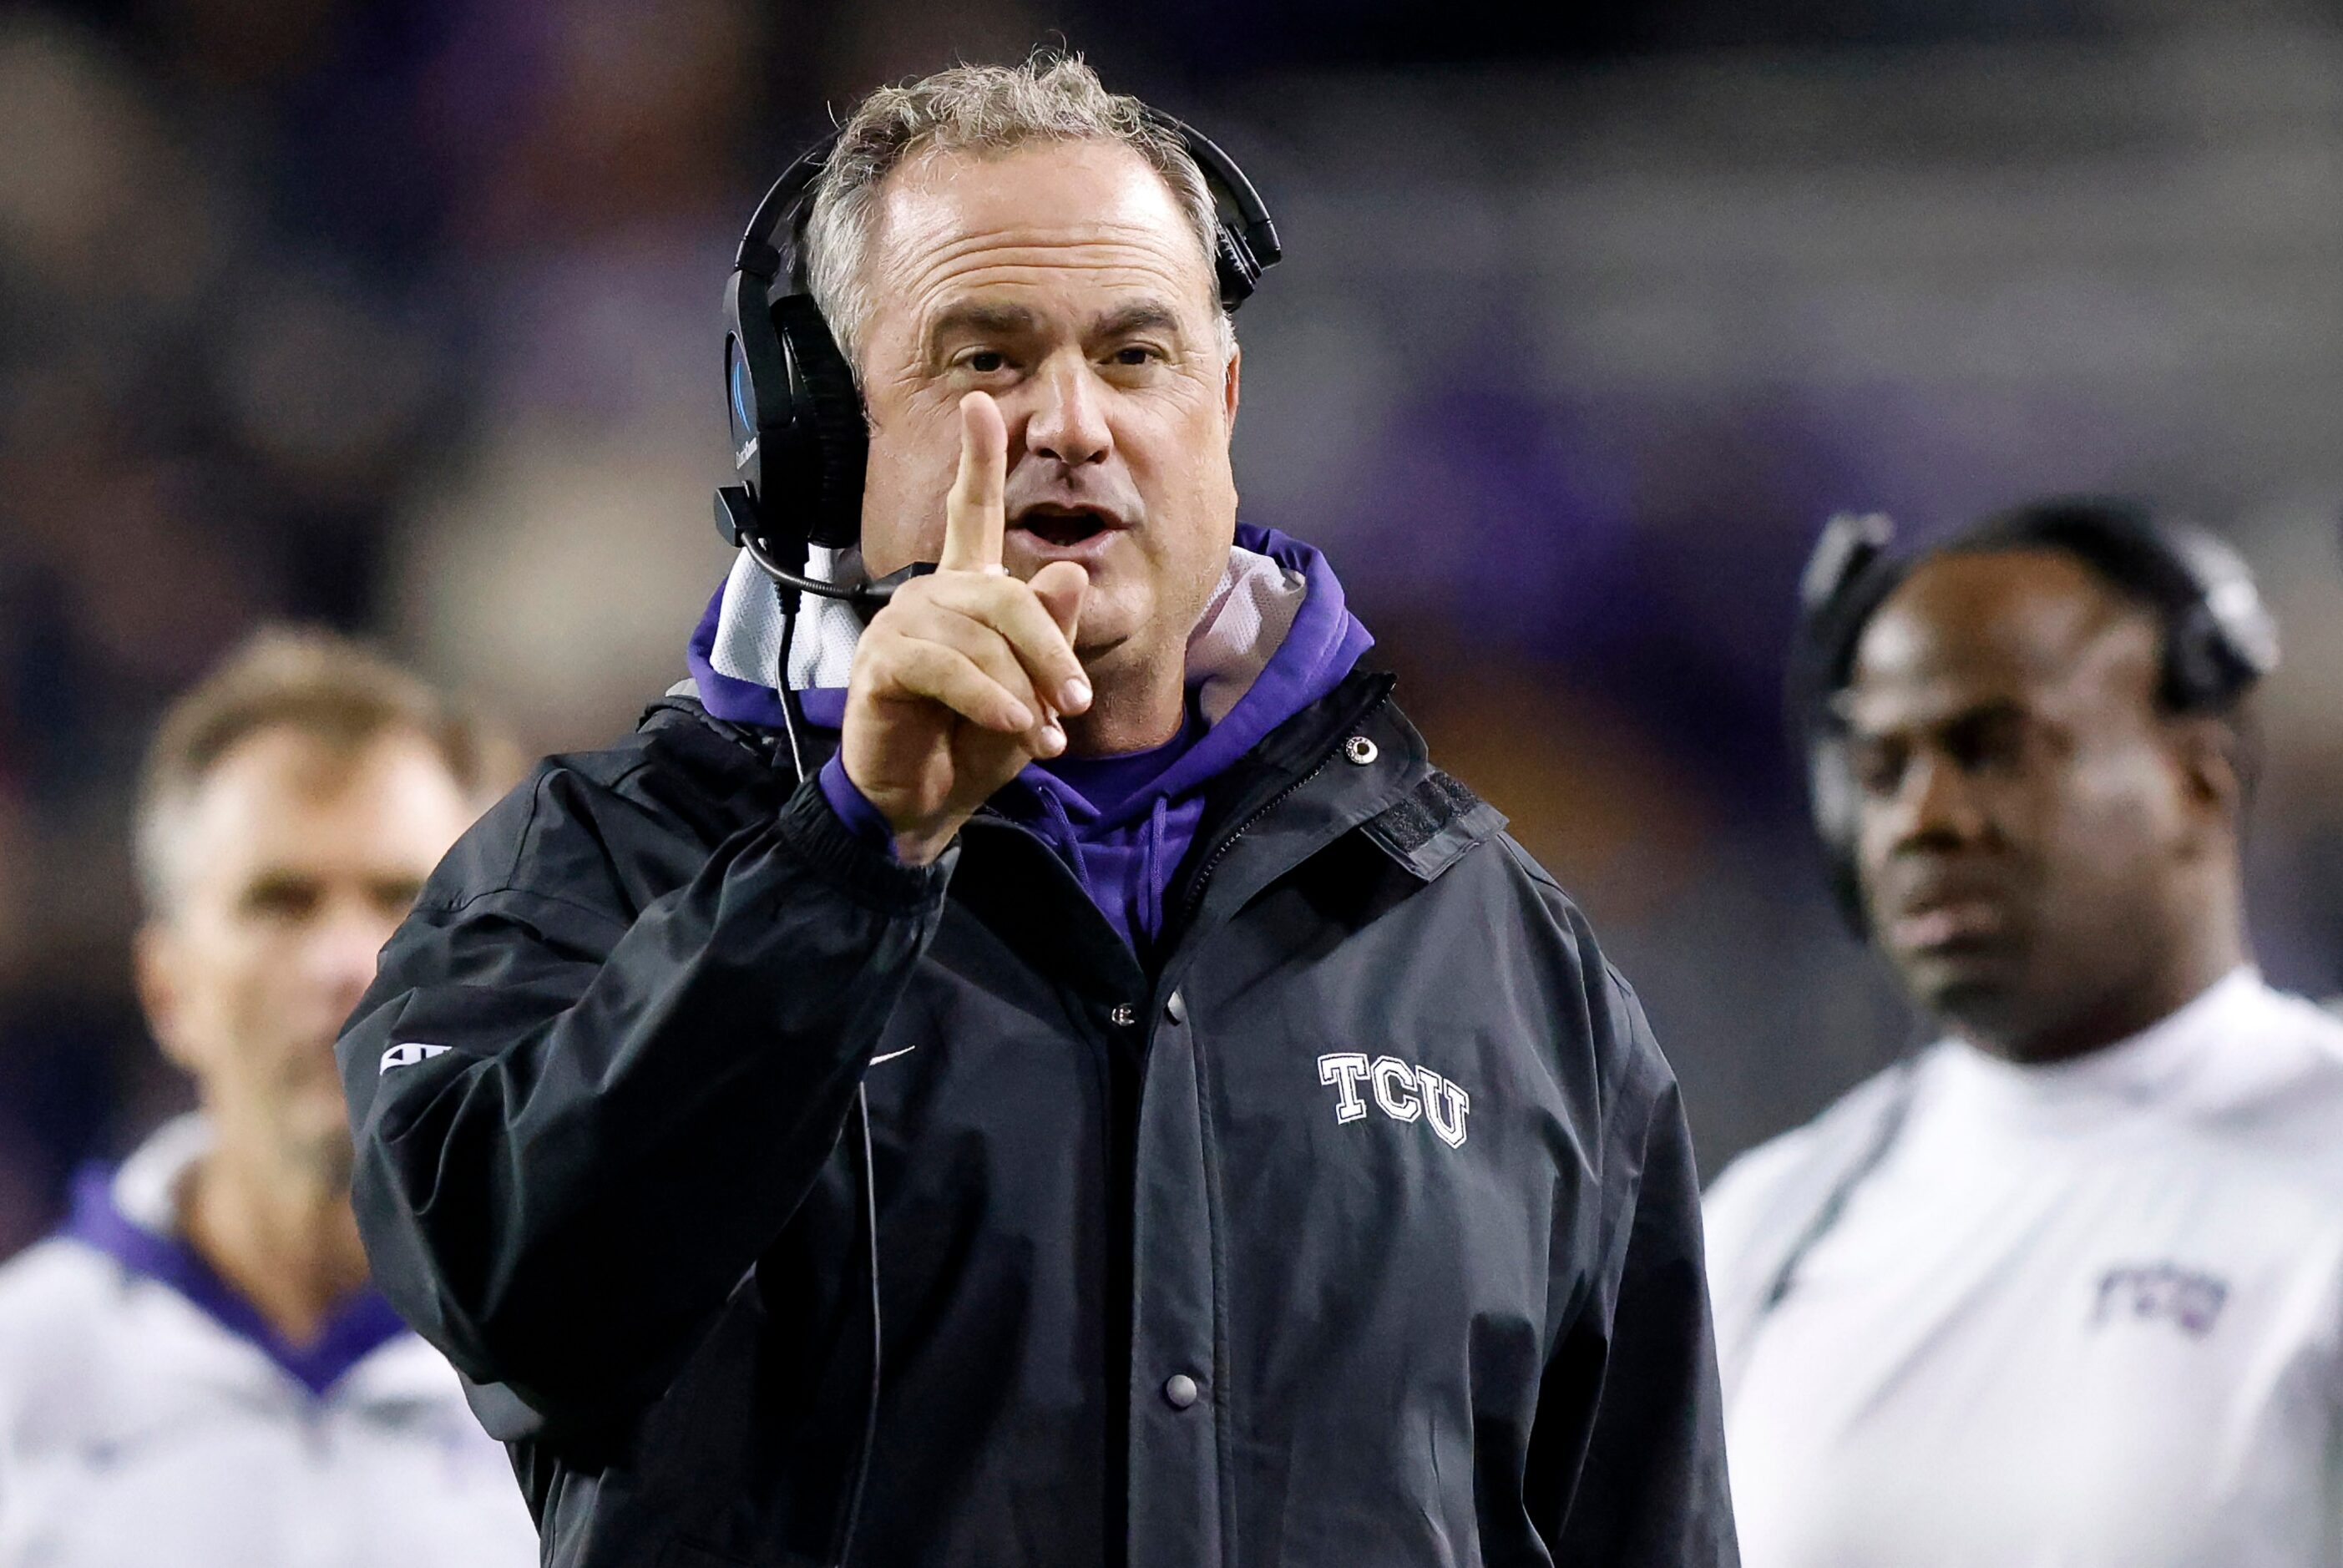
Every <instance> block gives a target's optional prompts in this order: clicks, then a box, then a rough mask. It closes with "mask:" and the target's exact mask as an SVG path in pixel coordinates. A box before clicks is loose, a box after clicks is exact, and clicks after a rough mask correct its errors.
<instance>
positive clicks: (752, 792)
mask: <svg viewBox="0 0 2343 1568" xmlns="http://www.w3.org/2000/svg"><path fill="white" fill-rule="evenodd" d="M1389 690H1390V683H1389V681H1388V679H1387V678H1382V677H1376V676H1367V675H1358V676H1353V677H1352V678H1350V679H1349V680H1348V681H1346V682H1345V683H1344V684H1343V685H1342V687H1341V688H1340V689H1338V690H1337V691H1336V692H1335V693H1334V694H1333V695H1332V696H1331V697H1329V698H1328V699H1325V700H1324V701H1322V702H1321V703H1319V704H1318V705H1316V706H1315V707H1313V708H1312V709H1307V710H1305V711H1304V712H1302V714H1300V715H1299V716H1297V717H1296V718H1295V719H1292V721H1290V722H1289V723H1287V724H1286V725H1285V726H1283V727H1282V729H1279V730H1277V731H1276V732H1275V733H1274V734H1273V735H1272V736H1271V737H1270V739H1268V740H1267V741H1265V742H1264V743H1263V744H1262V746H1260V747H1259V748H1257V749H1255V750H1254V752H1253V753H1252V755H1251V756H1250V757H1249V759H1247V762H1246V764H1245V765H1243V766H1242V767H1240V768H1238V769H1234V770H1232V772H1231V773H1230V774H1228V775H1226V776H1224V777H1223V778H1222V779H1220V780H1219V781H1218V783H1217V784H1216V785H1215V787H1214V791H1213V793H1212V796H1211V797H1210V798H1209V799H1208V801H1207V805H1206V809H1205V817H1204V820H1203V824H1202V828H1201V829H1200V830H1199V832H1198V835H1197V838H1196V840H1195V844H1194V848H1193V849H1192V851H1191V853H1190V855H1189V857H1188V862H1187V865H1186V866H1185V867H1184V868H1183V869H1182V875H1181V879H1180V880H1179V882H1178V883H1177V884H1176V885H1175V889H1174V893H1173V897H1172V900H1171V901H1170V902H1169V903H1168V904H1167V912H1168V927H1169V929H1168V930H1167V931H1166V934H1165V938H1164V940H1163V943H1162V947H1161V951H1160V952H1154V953H1151V954H1148V955H1145V959H1144V961H1142V960H1141V957H1137V956H1134V955H1133V953H1132V952H1131V950H1130V949H1129V948H1128V947H1127V946H1126V945H1125V944H1124V943H1123V942H1122V941H1121V940H1120V939H1119V938H1118V937H1117V936H1116V935H1115V934H1114V932H1113V931H1112V930H1111V928H1110V927H1109V926H1108V924H1107V923H1106V920H1104V918H1103V917H1102V916H1101V915H1100V913H1099V912H1098V910H1096V909H1095V907H1093V906H1092V905H1091V903H1090V901H1089V900H1087V899H1086V898H1085V897H1084V895H1083V894H1082V892H1081V889H1080V887H1079V886H1078V885H1077V883H1076V882H1075V880H1074V879H1073V877H1072V876H1071V874H1070V873H1069V872H1068V871H1067V869H1065V868H1064V867H1063V866H1061V864H1060V862H1059V861H1058V860H1057V859H1055V858H1054V857H1053V856H1052V855H1051V852H1050V851H1049V850H1048V849H1046V848H1045V847H1044V846H1043V845H1042V844H1041V841H1040V840H1038V839H1035V838H1033V837H1032V836H1031V835H1030V834H1028V833H1027V832H1026V831H1025V830H1024V829H1021V828H1018V827H1015V826H1014V825H1012V824H1010V823H1008V822H1007V821H1005V820H1001V819H994V818H991V817H990V816H989V815H985V814H980V816H979V818H978V819H976V820H974V821H971V822H970V824H969V826H968V827H967V829H965V830H964V831H963V832H962V834H961V835H960V840H959V842H958V844H957V845H956V847H955V848H954V849H952V850H950V852H948V853H947V854H946V855H945V856H944V857H943V858H942V859H940V860H939V861H938V862H937V863H936V864H935V865H933V866H931V867H928V868H924V869H920V868H912V867H907V866H903V865H900V864H897V863H896V862H895V861H893V860H892V859H890V858H889V857H888V856H887V855H886V853H885V852H884V851H883V850H880V849H873V848H872V847H870V845H869V844H867V843H865V842H864V841H862V840H860V839H856V838H855V837H853V836H852V835H851V834H850V832H849V831H848V830H847V829H845V828H844V827H843V826H842V825H841V824H840V822H839V821H838V819H836V817H835V816H834V814H833V813H832V812H831V810H830V807H829V805H828V803H827V802H826V801H825V800H824V799H823V798H822V796H821V794H820V789H819V788H818V787H815V786H812V785H808V786H805V787H802V788H792V783H791V779H790V778H789V774H788V772H787V771H786V767H785V759H781V760H779V761H777V759H776V754H775V749H774V746H773V742H772V737H770V736H769V735H768V734H765V733H763V732H761V731H758V730H753V729H739V728H737V727H734V726H730V725H728V724H726V723H724V722H722V721H720V720H718V719H712V718H710V717H709V716H708V715H707V714H706V713H704V712H703V711H702V710H700V709H699V708H698V706H697V705H695V704H691V703H688V702H671V703H669V704H665V705H662V706H661V707H660V708H658V709H653V711H652V713H651V715H650V716H649V719H648V720H647V722H646V724H645V726H644V728H643V729H641V730H640V731H639V733H638V734H636V735H635V736H634V737H633V738H632V739H629V740H628V742H627V743H625V744H624V745H621V746H619V747H617V748H615V749H611V750H608V751H604V752H598V753H594V754H591V755H587V756H581V757H573V758H568V759H555V760H553V761H550V762H548V763H547V764H546V765H544V766H543V767H542V768H540V769H538V772H537V774H536V775H535V777H534V778H533V779H531V780H530V781H529V782H528V784H526V785H525V786H524V787H522V788H521V789H518V790H517V791H515V792H514V793H513V795H511V796H510V797H509V798H508V799H506V800H505V801H504V802H503V803H502V804H501V805H500V806H498V808H497V809H495V810H494V811H492V812H491V813H490V814H489V815H488V818H487V819H484V820H483V821H482V823H481V824H480V825H479V826H478V827H477V828H476V829H474V830H473V831H472V832H471V833H470V834H469V835H468V837H467V838H466V839H464V840H463V842H462V843H461V844H460V845H459V846H458V848H457V849H456V850H455V851H454V852H453V853H452V854H451V855H450V856H449V858H448V859H447V863H446V864H445V865H443V866H442V867H441V868H440V869H439V871H438V873H437V876H436V877H435V878H434V879H433V880H432V883H431V885H430V887H429V889H428V890H427V892H426V893H425V895H424V898H423V900H422V902H421V904H420V905H419V907H418V908H417V911H416V913H415V915H414V917H413V918H412V919H411V920H408V921H407V924H406V926H405V927H404V928H402V929H401V930H400V931H399V933H398V934H397V937H396V938H394V939H393V940H392V941H391V943H390V945H389V947H388V948H387V950H385V952H384V955H383V963H382V970H381V976H380V978H379V980H377V982H376V985H375V987H374V990H372V992H371V993H370V994H369V995H368V997H367V1000H366V1001H365V1002H364V1003H363V1004H362V1005H361V1006H360V1008H359V1010H358V1012H357V1016H356V1018H355V1019H354V1020H353V1022H352V1023H351V1025H350V1027H349V1030H348V1031H347V1033H346V1034H345V1036H344V1038H343V1040H342V1042H341V1046H340V1053H341V1064H342V1070H343V1075H344V1079H345V1081H346V1083H347V1088H348V1091H349V1100H350V1111H351V1117H352V1120H353V1123H354V1125H355V1128H356V1131H357V1183H356V1185H357V1211H358V1217H359V1223H360V1225H361V1227H362V1229H363V1231H364V1232H365V1236H366V1241H367V1250H368V1251H369V1253H370V1255H371V1256H372V1259H373V1261H374V1266H375V1269H376V1272H377V1281H378V1282H379V1283H380V1285H381V1287H382V1289H383V1290H384V1291H385V1292H387V1293H388V1294H389V1296H390V1299H391V1300H392V1301H393V1302H396V1303H397V1305H398V1307H399V1308H400V1310H401V1311H402V1312H404V1313H405V1314H406V1315H407V1318H408V1319H409V1320H410V1321H411V1322H413V1323H414V1324H415V1325H416V1327H417V1328H418V1329H419V1330H421V1331H422V1332H423V1333H424V1335H425V1336H426V1337H427V1338H428V1339H430V1340H431V1341H432V1342H434V1343H436V1344H437V1345H438V1346H440V1347H441V1348H442V1349H443V1350H444V1351H446V1352H447V1354H448V1356H449V1357H451V1358H452V1359H453V1360H454V1362H456V1364H457V1366H458V1368H460V1369H462V1370H463V1372H465V1373H466V1374H467V1376H468V1379H470V1380H473V1381H474V1382H478V1384H480V1385H483V1386H480V1387H478V1388H477V1389H475V1391H474V1396H475V1397H474V1403H475V1407H476V1409H478V1411H479V1412H480V1413H481V1415H482V1417H483V1419H484V1421H485V1422H487V1423H488V1426H489V1429H490V1430H491V1431H492V1432H496V1433H497V1435H498V1436H500V1437H503V1438H505V1439H506V1440H507V1441H508V1442H510V1443H511V1445H512V1448H513V1452H514V1456H515V1462H516V1466H517V1468H518V1471H519V1473H520V1475H521V1480H522V1484H523V1487H524V1489H525V1490H526V1492H527V1493H528V1499H529V1503H530V1505H531V1507H532V1508H533V1509H534V1510H535V1512H536V1513H537V1516H538V1521H539V1523H540V1525H541V1526H542V1529H543V1532H544V1537H545V1542H546V1547H545V1562H546V1563H551V1564H562V1565H565V1568H571V1565H574V1568H589V1565H591V1568H601V1565H605V1564H608V1565H613V1568H616V1565H620V1564H625V1565H637V1564H640V1565H644V1568H652V1565H659V1568H684V1565H689V1568H706V1565H713V1564H726V1563H742V1564H746V1563H754V1564H759V1565H763V1564H774V1565H779V1564H815V1563H830V1562H834V1561H836V1560H837V1559H838V1558H839V1556H840V1554H841V1553H844V1554H845V1555H847V1556H850V1559H851V1561H853V1562H855V1563H869V1564H909V1563H936V1564H970V1565H977V1564H982V1565H987V1568H991V1565H1011V1564H1014V1565H1029V1564H1030V1565H1034V1568H1042V1565H1048V1568H1098V1565H1099V1564H1101V1563H1128V1564H1129V1565H1130V1568H1175V1565H1176V1568H1192V1565H1198V1564H1205V1563H1215V1564H1222V1563H1229V1564H1242V1565H1245V1568H1254V1565H1258V1568H1273V1565H1278V1564H1317V1563H1328V1564H1336V1565H1339V1568H1373V1565H1381V1564H1411V1565H1413V1564H1442V1563H1503V1564H1515V1563H1547V1562H1550V1561H1551V1562H1560V1563H1585V1564H1605V1565H1610V1564H1620V1565H1642V1564H1651V1565H1654V1568H1657V1565H1659V1564H1667V1565H1669V1568H1678V1565H1686V1564H1697V1565H1700V1568H1710V1565H1714V1564H1729V1563H1733V1562H1734V1561H1735V1551H1734V1546H1733V1529H1732V1523H1731V1518H1730V1513H1729V1508H1728V1504H1727V1502H1726V1494H1725V1462H1724V1451H1723V1443H1722V1438H1721V1434H1720V1430H1719V1422H1718V1411H1717V1391H1716V1378H1715V1362H1714V1355H1713V1352H1712V1350H1711V1346H1710V1337H1709V1319H1708V1304H1707V1294H1706V1288H1705V1285H1704V1280H1703V1275H1702V1268H1701V1245H1700V1221H1699V1211H1698V1208H1697V1193H1696V1186H1695V1181H1694V1171H1693V1161H1692V1153H1691V1150H1690V1148H1689V1145H1688V1143H1687V1140H1686V1134H1685V1131H1684V1120H1683V1117H1682V1115H1681V1113H1680V1111H1679V1108H1678V1104H1677V1099H1676V1091H1675V1086H1674V1081H1673V1079H1672V1077H1671V1075H1670V1073H1669V1070H1668V1068H1667V1064H1666V1063H1665V1062H1664V1060H1662V1059H1661V1056H1660V1053H1659V1051H1658V1050H1657V1048H1656V1047H1655V1046H1654V1044H1653V1042H1652V1039H1651V1036H1650V1034H1649V1032H1648V1031H1647V1030H1646V1028H1645V1026H1644V1019H1643V1015H1642V1012H1641V1010H1640V1009H1639V1008H1638V1006H1637V1004H1636V1002H1635V1000H1634V994H1633V993H1632V992H1631V991H1630V990H1628V989H1627V987H1626V985H1625V983H1624V981H1622V980H1620V979H1619V977H1618V975H1617V974H1616V973H1615V972H1614V971H1613V970H1611V969H1610V968H1609V967H1608V966H1606V965H1605V963H1604V960H1603V959H1602V957H1601V956H1600V954H1599V953H1598V952H1597V951H1596V950H1595V945H1594V938H1593V936H1592V934H1591V933H1590V932H1589V931H1588V930H1587V927H1586V924H1585V922H1584V920H1583V919H1581V917H1580V916H1579V914H1578V912H1577V911H1576V910H1574V908H1572V906H1571V904H1570V903H1569V901H1568V900H1566V899H1565V898H1564V896H1563V894H1562V892H1561V890H1559V889H1558V888H1556V887H1555V885H1554V882H1553V880H1552V879H1550V878H1548V877H1547V876H1546V874H1545V873H1544V871H1543V870H1541V869H1539V868H1538V867H1537V866H1536V865H1534V863H1533V862H1532V861H1531V860H1530V859H1528V857H1527V856H1526V855H1524V854H1523V852H1522V851H1521V849H1519V848H1517V847H1516V846H1515V845H1514V844H1513V841H1512V840H1511V839H1508V838H1507V837H1505V835H1504V834H1503V831H1502V828H1503V819H1502V818H1500V817H1499V816H1498V814H1497V813H1496V812H1495V811H1494V810H1493V809H1490V808H1489V807H1487V806H1485V805H1483V804H1482V803H1481V802H1479V801H1478V800H1476V799H1473V796H1472V795H1471V794H1470V793H1469V792H1468V791H1466V790H1464V789H1463V788H1462V787H1461V786H1458V785H1456V784H1455V783H1453V781H1451V780H1449V779H1447V778H1446V777H1445V776H1443V775H1442V774H1439V773H1437V772H1435V771H1433V769H1432V768H1431V767H1430V765H1429V763H1428V761H1427V759H1426V758H1425V754H1424V748H1423V742H1422V741H1421V739H1419V738H1418V736H1417V735H1416V733H1415V732H1414V730H1413V729H1412V728H1411V727H1410V726H1409V725H1408V724H1407V722H1406V721H1405V720H1404V719H1402V718H1401V717H1400V715H1399V713H1398V712H1397V710H1396V709H1393V707H1392V706H1391V705H1390V703H1389V701H1388V696H1389ZM433 1048H445V1049H443V1050H434V1049H433ZM866 1097H867V1098H866ZM872 1211H875V1216H876V1231H875V1236H874V1235H873V1234H872V1233H871V1231H870V1219H869V1215H870V1213H871V1212H872ZM874 1260H875V1271H874ZM874 1287H875V1289H874Z"/></svg>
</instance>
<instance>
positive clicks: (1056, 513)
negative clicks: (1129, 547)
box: [1013, 507, 1115, 548]
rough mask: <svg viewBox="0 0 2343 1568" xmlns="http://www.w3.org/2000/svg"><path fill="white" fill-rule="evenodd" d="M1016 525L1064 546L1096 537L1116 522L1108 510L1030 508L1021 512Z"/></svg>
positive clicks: (1045, 540)
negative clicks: (1108, 514)
mask: <svg viewBox="0 0 2343 1568" xmlns="http://www.w3.org/2000/svg"><path fill="white" fill-rule="evenodd" d="M1013 526H1014V527H1016V528H1021V529H1022V530H1024V531H1025V532H1026V533H1029V534H1031V535H1032V536H1033V537H1034V538H1037V539H1039V540H1041V542H1042V543H1043V544H1046V545H1056V546H1058V547H1060V548H1064V547H1066V546H1068V545H1078V544H1081V542H1082V541H1083V540H1084V539H1088V538H1096V537H1097V536H1099V535H1100V534H1102V533H1104V532H1106V531H1107V530H1108V529H1110V528H1113V527H1114V526H1115V522H1114V519H1113V518H1110V517H1108V516H1107V515H1106V514H1105V513H1103V512H1095V511H1091V509H1089V508H1085V507H1029V508H1026V509H1025V510H1024V511H1023V512H1021V513H1020V514H1019V515H1018V518H1017V521H1016V523H1015V524H1014V525H1013Z"/></svg>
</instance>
